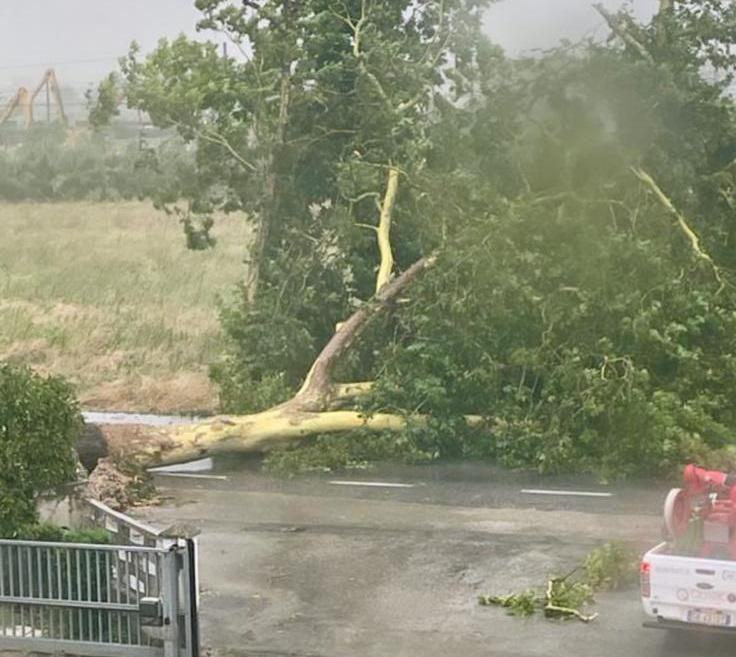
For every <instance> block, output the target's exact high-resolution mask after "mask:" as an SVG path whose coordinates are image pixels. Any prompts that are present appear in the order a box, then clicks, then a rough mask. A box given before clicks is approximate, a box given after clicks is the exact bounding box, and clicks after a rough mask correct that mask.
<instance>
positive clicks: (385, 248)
mask: <svg viewBox="0 0 736 657" xmlns="http://www.w3.org/2000/svg"><path fill="white" fill-rule="evenodd" d="M398 190H399V170H398V169H397V168H396V167H393V166H392V167H389V170H388V182H387V183H386V195H385V196H384V197H383V203H382V204H381V216H380V219H379V221H378V231H377V235H378V251H379V253H380V254H381V264H380V266H379V267H378V276H376V293H378V292H379V291H380V290H381V288H382V287H383V286H384V285H386V283H388V282H389V281H390V280H391V273H392V272H393V269H394V254H393V252H392V251H391V216H392V212H393V209H394V204H395V203H396V194H397V192H398Z"/></svg>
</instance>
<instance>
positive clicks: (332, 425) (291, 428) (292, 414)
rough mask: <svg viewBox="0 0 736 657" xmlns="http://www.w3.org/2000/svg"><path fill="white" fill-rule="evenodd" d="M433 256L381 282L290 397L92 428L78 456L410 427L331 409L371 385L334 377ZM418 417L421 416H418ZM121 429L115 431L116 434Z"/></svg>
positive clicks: (245, 447) (126, 455) (178, 455)
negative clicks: (271, 403)
mask: <svg viewBox="0 0 736 657" xmlns="http://www.w3.org/2000/svg"><path fill="white" fill-rule="evenodd" d="M434 262H435V257H434V256H430V257H428V258H422V259H420V260H418V261H417V262H415V263H414V264H413V265H412V266H411V267H409V268H408V269H407V270H406V271H404V272H403V273H402V274H401V275H399V276H397V277H396V278H394V279H392V280H391V281H389V282H388V283H386V284H385V285H383V287H382V288H381V290H380V292H379V293H378V294H376V295H375V297H374V298H373V299H372V300H370V301H368V302H366V303H365V304H364V305H363V306H362V307H361V308H360V309H358V310H357V311H356V312H355V313H353V315H352V316H351V317H349V318H348V319H347V320H346V321H345V322H343V323H342V324H341V325H340V328H339V329H338V330H337V331H336V332H335V334H334V335H333V336H332V338H331V339H330V341H329V342H328V343H327V344H326V345H325V347H324V349H322V351H321V352H320V354H319V356H317V358H316V359H315V361H314V363H313V365H312V367H311V369H310V370H309V373H308V374H307V376H306V378H305V380H304V384H303V385H302V387H301V389H300V390H299V392H297V394H296V395H295V396H294V397H293V398H292V399H290V400H289V401H287V402H285V403H283V404H280V405H278V406H275V407H273V408H270V409H268V410H266V411H262V412H260V413H254V414H252V415H243V416H228V417H216V418H213V419H211V420H207V421H205V422H200V423H198V424H193V425H185V426H177V427H172V428H170V429H167V430H164V431H154V430H149V429H147V428H145V427H137V428H136V429H135V430H134V431H133V432H132V433H131V430H130V429H128V430H127V432H126V434H124V435H121V434H119V433H117V432H116V431H114V430H113V431H106V432H105V433H104V434H103V433H97V434H95V433H91V432H88V434H87V435H86V436H85V439H84V440H83V441H80V444H79V451H80V458H81V460H82V461H83V462H84V463H85V464H88V463H89V462H90V461H91V460H93V459H94V458H95V456H96V455H100V454H109V455H110V456H111V457H112V458H113V459H116V458H117V459H123V460H135V461H137V462H138V463H140V464H141V465H143V466H152V465H159V464H167V463H177V462H182V461H190V460H192V459H196V458H200V457H203V456H205V455H207V454H210V453H213V452H220V451H237V452H263V451H268V450H270V449H273V448H274V447H280V446H283V445H287V444H291V443H294V442H299V441H301V440H303V439H304V438H306V437H308V436H310V435H316V434H321V433H337V432H342V431H350V430H352V429H358V428H361V427H365V428H367V429H370V430H372V431H398V430H400V429H402V428H403V427H404V426H406V418H405V417H404V416H402V415H393V414H387V413H376V414H373V415H363V414H362V413H360V412H359V411H355V410H329V409H331V408H333V407H334V405H335V404H339V403H340V402H342V401H345V400H352V399H355V397H357V396H360V395H362V394H365V393H366V392H368V391H369V390H370V388H371V384H370V382H360V383H342V384H335V383H334V381H333V377H332V375H333V372H334V368H335V365H336V364H337V362H338V360H339V359H340V357H341V356H342V355H343V354H344V353H345V352H346V351H347V350H348V349H349V348H350V347H351V346H352V345H353V344H354V343H355V341H356V340H357V339H358V337H359V336H360V334H361V333H362V332H363V330H364V329H365V327H366V326H367V325H368V323H369V322H370V321H371V320H372V319H373V318H374V317H375V316H376V315H378V314H379V313H382V312H385V311H387V310H388V309H390V308H391V306H392V304H393V303H394V302H395V301H396V300H397V299H398V298H399V296H400V295H401V294H402V293H403V292H404V291H405V289H406V288H407V287H408V286H409V285H410V284H411V283H412V282H413V281H414V280H415V279H416V278H417V277H418V276H419V275H420V274H422V273H423V272H424V271H426V270H427V269H428V268H429V267H431V266H432V265H433V264H434ZM417 421H422V418H420V417H418V418H417ZM116 434H117V435H116Z"/></svg>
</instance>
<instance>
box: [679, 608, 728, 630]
mask: <svg viewBox="0 0 736 657" xmlns="http://www.w3.org/2000/svg"><path fill="white" fill-rule="evenodd" d="M687 622H688V623H698V624H700V625H717V626H719V627H722V626H726V625H730V624H731V616H730V615H729V614H724V613H723V612H722V611H704V610H701V609H690V610H689V611H688V612H687Z"/></svg>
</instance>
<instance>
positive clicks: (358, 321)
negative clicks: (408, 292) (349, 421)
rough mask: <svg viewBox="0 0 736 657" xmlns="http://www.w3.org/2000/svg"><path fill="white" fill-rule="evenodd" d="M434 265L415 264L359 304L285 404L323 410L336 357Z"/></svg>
mask: <svg viewBox="0 0 736 657" xmlns="http://www.w3.org/2000/svg"><path fill="white" fill-rule="evenodd" d="M435 261H436V256H435V255H432V256H429V257H427V258H421V259H420V260H417V262H415V263H414V264H413V265H412V266H411V267H409V268H408V269H407V270H406V271H404V272H403V273H402V274H401V275H399V276H397V277H396V278H394V279H393V280H392V281H389V282H388V283H386V284H385V285H384V286H383V287H382V288H381V289H380V291H379V292H377V293H376V295H375V297H373V299H372V300H371V301H369V302H367V303H365V304H363V306H362V307H361V308H359V309H358V310H357V311H356V312H355V313H353V314H352V315H351V316H350V317H349V318H348V319H347V320H345V321H344V322H342V324H340V327H339V329H338V330H337V331H335V334H334V335H333V336H332V338H331V339H330V341H329V342H328V343H327V344H326V345H325V347H324V349H322V351H321V352H320V354H319V356H317V358H316V359H315V361H314V363H313V364H312V367H311V368H310V370H309V372H308V373H307V376H306V378H305V379H304V383H303V384H302V387H301V389H300V390H299V392H298V393H297V394H296V395H295V397H294V399H292V400H291V401H289V402H287V404H288V405H293V406H294V407H296V408H299V409H301V410H309V411H313V410H319V409H321V408H323V407H324V402H325V400H326V399H327V398H329V389H330V386H331V385H332V372H333V370H334V367H335V364H336V363H337V361H338V360H339V359H340V357H341V356H342V355H343V354H344V353H345V352H346V351H347V350H348V349H349V348H350V347H351V346H352V345H353V344H354V343H355V341H356V339H357V338H358V336H359V335H360V334H361V333H362V332H363V329H365V327H366V325H367V324H368V323H369V321H370V320H371V319H373V317H375V316H376V315H377V314H379V313H381V312H383V311H385V310H387V309H388V307H389V306H390V305H391V304H392V303H393V302H394V301H396V299H397V297H398V296H399V295H400V294H401V293H402V292H403V291H404V290H405V289H406V288H407V287H408V286H409V285H410V284H411V283H412V282H413V281H414V280H415V279H416V278H417V277H418V276H419V275H420V274H422V273H423V272H424V271H426V270H427V269H429V268H430V267H432V266H433V265H434V263H435Z"/></svg>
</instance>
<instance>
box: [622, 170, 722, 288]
mask: <svg viewBox="0 0 736 657" xmlns="http://www.w3.org/2000/svg"><path fill="white" fill-rule="evenodd" d="M631 170H632V171H633V173H634V175H635V176H636V177H637V178H638V179H639V180H640V181H641V182H643V183H644V184H645V185H646V186H647V187H648V188H649V189H650V190H651V191H652V192H653V193H654V196H655V197H656V198H657V200H658V201H659V202H660V203H661V204H662V206H663V207H664V208H665V209H666V210H667V211H668V212H669V213H670V214H671V215H672V216H674V217H675V219H676V220H677V223H678V225H679V226H680V229H681V230H682V232H683V233H684V234H685V237H686V238H687V239H688V241H689V242H690V246H691V247H692V250H693V252H694V253H695V255H696V256H697V257H698V258H700V259H701V260H704V261H705V262H707V263H708V264H709V265H710V266H711V268H712V269H713V275H714V276H715V279H716V281H718V284H719V285H720V287H719V288H718V291H719V292H720V291H721V290H722V289H723V288H724V287H725V285H726V284H725V282H724V280H723V278H722V276H721V270H720V268H719V267H718V265H716V263H715V262H714V261H713V258H711V257H710V254H709V253H707V252H706V251H705V250H703V248H702V247H701V245H700V238H699V237H698V235H697V234H696V233H695V231H694V230H693V229H692V228H690V226H689V224H688V223H687V221H686V220H685V217H683V216H682V215H681V214H680V213H679V212H678V211H677V209H676V208H675V206H674V205H673V203H672V201H671V200H670V199H669V198H668V197H667V196H666V195H665V193H664V192H663V191H662V189H661V188H660V187H659V185H657V183H656V182H655V181H654V178H652V177H651V176H650V175H649V174H648V173H647V172H646V171H644V170H643V169H640V168H638V167H631Z"/></svg>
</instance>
